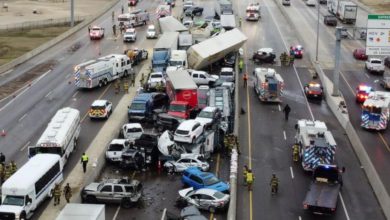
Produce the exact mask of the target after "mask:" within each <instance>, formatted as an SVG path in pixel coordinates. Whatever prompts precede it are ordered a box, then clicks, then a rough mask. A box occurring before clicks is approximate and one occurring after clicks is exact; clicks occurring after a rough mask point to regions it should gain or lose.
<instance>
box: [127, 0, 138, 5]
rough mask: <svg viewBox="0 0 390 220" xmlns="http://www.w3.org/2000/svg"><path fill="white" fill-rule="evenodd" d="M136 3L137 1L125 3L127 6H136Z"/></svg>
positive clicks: (132, 0) (131, 0) (130, 0)
mask: <svg viewBox="0 0 390 220" xmlns="http://www.w3.org/2000/svg"><path fill="white" fill-rule="evenodd" d="M137 3H138V0H129V2H128V3H127V5H128V6H136V5H137Z"/></svg>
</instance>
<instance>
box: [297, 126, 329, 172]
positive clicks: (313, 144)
mask: <svg viewBox="0 0 390 220" xmlns="http://www.w3.org/2000/svg"><path fill="white" fill-rule="evenodd" d="M295 128H296V134H295V143H296V144H298V146H299V157H300V159H301V162H302V167H303V169H304V170H305V171H313V170H314V169H315V168H316V167H317V166H318V165H319V164H333V162H334V155H335V153H336V141H335V140H334V138H333V135H332V133H331V132H330V131H328V128H327V127H326V124H325V122H322V121H311V120H306V119H301V120H298V123H297V124H296V125H295Z"/></svg>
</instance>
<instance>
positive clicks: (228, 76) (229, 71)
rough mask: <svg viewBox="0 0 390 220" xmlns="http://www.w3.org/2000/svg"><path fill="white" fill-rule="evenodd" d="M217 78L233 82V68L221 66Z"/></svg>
mask: <svg viewBox="0 0 390 220" xmlns="http://www.w3.org/2000/svg"><path fill="white" fill-rule="evenodd" d="M219 78H220V79H222V80H223V81H226V82H234V81H235V74H234V71H233V68H231V67H223V68H221V72H220V74H219Z"/></svg>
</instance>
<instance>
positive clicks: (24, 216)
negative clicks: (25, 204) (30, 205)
mask: <svg viewBox="0 0 390 220" xmlns="http://www.w3.org/2000/svg"><path fill="white" fill-rule="evenodd" d="M19 219H20V220H26V219H27V218H26V213H25V212H22V214H20V218H19Z"/></svg>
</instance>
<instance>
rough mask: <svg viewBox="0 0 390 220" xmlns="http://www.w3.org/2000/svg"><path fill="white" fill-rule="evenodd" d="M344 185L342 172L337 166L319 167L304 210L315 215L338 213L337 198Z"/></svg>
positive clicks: (314, 175)
mask: <svg viewBox="0 0 390 220" xmlns="http://www.w3.org/2000/svg"><path fill="white" fill-rule="evenodd" d="M342 185H343V181H342V178H341V174H340V170H339V168H338V167H337V166H335V165H323V164H321V165H319V166H318V167H317V168H316V169H315V170H314V171H313V181H312V183H311V184H310V188H309V191H308V192H307V193H306V198H305V200H304V201H303V208H304V209H305V210H308V211H310V212H312V213H313V214H320V215H322V214H325V215H331V214H333V213H335V212H336V208H337V197H338V194H339V192H340V190H341V187H342Z"/></svg>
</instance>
